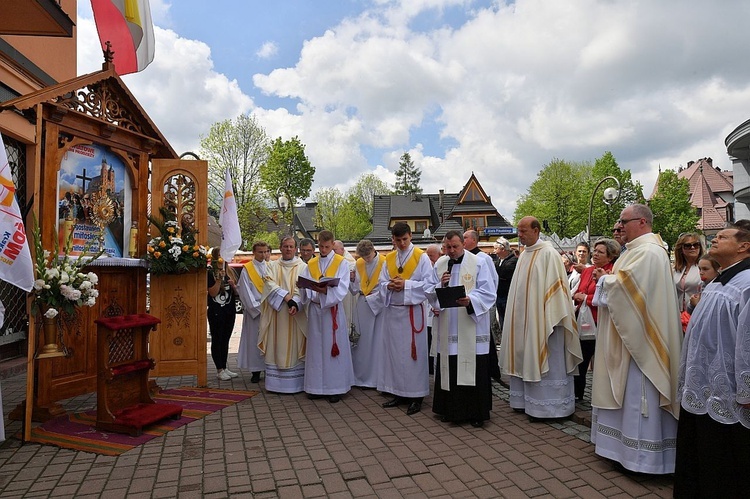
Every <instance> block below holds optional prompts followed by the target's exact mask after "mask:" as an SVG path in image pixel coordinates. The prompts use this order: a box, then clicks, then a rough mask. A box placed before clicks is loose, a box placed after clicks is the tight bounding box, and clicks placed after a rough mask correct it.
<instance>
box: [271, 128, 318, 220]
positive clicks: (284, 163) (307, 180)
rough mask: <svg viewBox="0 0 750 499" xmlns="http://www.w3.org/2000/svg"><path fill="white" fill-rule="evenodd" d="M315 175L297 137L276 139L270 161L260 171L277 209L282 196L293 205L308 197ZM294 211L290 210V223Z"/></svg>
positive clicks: (303, 147) (272, 146)
mask: <svg viewBox="0 0 750 499" xmlns="http://www.w3.org/2000/svg"><path fill="white" fill-rule="evenodd" d="M314 176H315V167H314V166H312V165H311V164H310V160H309V159H308V158H307V156H306V155H305V145H304V144H303V143H302V142H300V140H299V138H297V137H296V136H295V137H292V138H291V139H290V140H282V138H281V137H278V138H277V139H276V140H274V141H273V143H272V144H271V146H270V147H269V149H268V161H267V162H266V164H265V165H263V166H262V167H261V169H260V181H261V185H262V186H263V188H264V189H265V190H266V192H267V194H268V196H269V197H270V198H271V199H273V200H274V203H275V204H277V206H278V196H280V195H282V194H283V195H284V196H285V197H286V198H287V199H288V201H289V205H290V206H294V204H295V203H296V202H297V201H298V200H301V199H305V198H306V197H307V196H309V195H310V187H311V186H312V182H313V177H314ZM291 211H292V210H288V211H287V217H288V220H289V221H291Z"/></svg>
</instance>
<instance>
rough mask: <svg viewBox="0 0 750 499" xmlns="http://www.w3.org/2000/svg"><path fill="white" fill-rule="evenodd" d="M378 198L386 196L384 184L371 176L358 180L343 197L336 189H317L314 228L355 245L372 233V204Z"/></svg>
mask: <svg viewBox="0 0 750 499" xmlns="http://www.w3.org/2000/svg"><path fill="white" fill-rule="evenodd" d="M379 194H390V190H389V189H388V184H387V183H385V182H383V181H382V180H380V178H378V177H377V176H376V175H374V174H372V173H366V174H363V175H361V176H360V177H359V179H358V180H357V183H356V184H354V186H352V188H351V189H349V190H348V191H347V192H346V193H342V192H341V191H339V190H338V189H336V188H327V189H321V190H319V191H317V192H316V193H315V195H314V196H313V200H314V201H315V202H316V203H318V206H317V208H316V217H317V220H316V224H317V225H318V226H319V227H323V228H326V229H328V230H330V231H331V232H333V233H334V235H335V236H336V238H337V239H341V240H343V241H358V240H360V239H362V238H363V237H365V236H366V235H367V234H369V233H370V231H371V230H372V202H373V197H374V196H376V195H379Z"/></svg>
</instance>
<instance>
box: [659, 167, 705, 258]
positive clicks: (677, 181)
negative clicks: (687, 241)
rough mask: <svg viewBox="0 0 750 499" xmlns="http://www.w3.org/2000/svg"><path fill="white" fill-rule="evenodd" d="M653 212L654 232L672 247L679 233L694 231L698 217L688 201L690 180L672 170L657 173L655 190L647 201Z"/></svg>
mask: <svg viewBox="0 0 750 499" xmlns="http://www.w3.org/2000/svg"><path fill="white" fill-rule="evenodd" d="M648 204H649V207H650V208H651V211H652V212H653V213H654V232H655V233H658V234H660V235H661V238H662V239H664V241H666V242H667V244H669V247H670V248H671V247H673V246H674V244H675V243H676V242H677V239H678V238H679V236H680V234H681V233H683V232H695V230H696V229H695V226H696V224H697V223H698V220H699V219H700V217H699V216H698V212H697V210H696V209H695V207H694V206H693V205H692V204H691V203H690V182H689V181H688V179H686V178H679V177H678V176H677V174H676V173H675V172H673V171H672V170H664V171H663V172H660V173H659V179H658V180H657V181H656V192H655V193H654V195H653V196H652V197H651V200H650V201H649V203H648Z"/></svg>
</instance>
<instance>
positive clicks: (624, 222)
mask: <svg viewBox="0 0 750 499" xmlns="http://www.w3.org/2000/svg"><path fill="white" fill-rule="evenodd" d="M641 218H642V217H637V218H626V219H625V220H623V219H622V218H621V219H620V220H618V221H617V223H618V224H620V225H625V224H626V223H628V222H632V221H633V220H640V219H641Z"/></svg>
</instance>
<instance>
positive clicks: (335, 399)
mask: <svg viewBox="0 0 750 499" xmlns="http://www.w3.org/2000/svg"><path fill="white" fill-rule="evenodd" d="M328 401H329V402H330V403H332V404H335V403H336V402H340V401H341V396H339V395H331V396H330V397H328Z"/></svg>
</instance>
